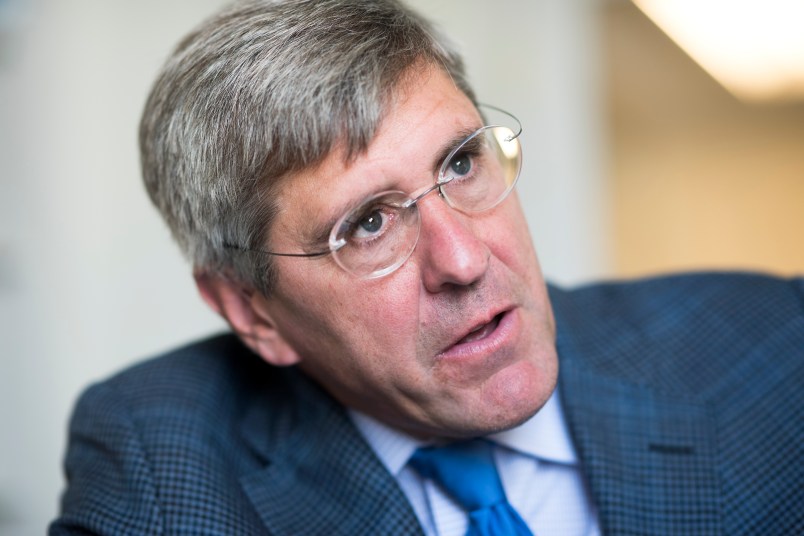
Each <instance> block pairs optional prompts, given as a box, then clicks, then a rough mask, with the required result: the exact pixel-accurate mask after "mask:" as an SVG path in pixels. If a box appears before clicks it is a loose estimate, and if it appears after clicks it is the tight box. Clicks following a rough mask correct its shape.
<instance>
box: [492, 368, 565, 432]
mask: <svg viewBox="0 0 804 536" xmlns="http://www.w3.org/2000/svg"><path fill="white" fill-rule="evenodd" d="M520 365H521V366H518V367H510V368H509V369H506V370H504V371H501V372H500V373H499V374H498V375H497V377H496V378H494V382H493V383H492V384H491V385H489V386H488V387H489V388H490V389H488V391H487V392H486V393H484V395H485V396H484V397H483V398H484V400H483V402H484V404H487V407H485V408H482V409H481V414H482V415H483V416H484V417H485V418H486V419H487V420H486V426H485V428H486V430H487V432H485V433H494V432H501V431H503V430H508V429H510V428H514V427H516V426H519V425H520V424H522V423H523V422H525V421H527V420H528V419H530V418H531V417H533V416H534V415H535V414H536V413H537V412H538V411H539V410H540V409H542V407H543V406H544V405H545V403H547V400H548V399H549V398H550V395H552V394H553V391H554V390H555V387H556V383H557V380H558V374H557V368H554V367H550V370H543V369H541V368H539V367H537V366H535V365H534V364H533V363H521V364H520Z"/></svg>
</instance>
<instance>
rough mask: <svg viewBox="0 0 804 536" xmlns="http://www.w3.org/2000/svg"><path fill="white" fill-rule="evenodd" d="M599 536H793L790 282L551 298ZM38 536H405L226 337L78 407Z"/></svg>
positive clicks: (802, 314)
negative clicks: (51, 510) (53, 511)
mask: <svg viewBox="0 0 804 536" xmlns="http://www.w3.org/2000/svg"><path fill="white" fill-rule="evenodd" d="M551 298H552V301H553V304H554V308H555V311H556V316H557V322H558V348H559V354H560V363H561V371H560V381H561V394H562V397H563V399H562V402H563V405H564V408H565V413H566V417H567V419H568V421H569V426H570V430H571V433H572V436H573V439H574V441H575V443H576V447H577V450H578V453H579V455H580V458H581V461H582V468H583V471H584V474H585V475H586V477H587V479H588V483H589V486H590V490H591V493H592V497H593V500H594V501H595V504H596V505H597V508H598V509H599V516H600V522H601V525H602V528H603V530H604V532H605V533H606V534H650V535H654V534H685V535H686V534H695V535H704V534H729V535H733V534H759V535H774V534H778V535H791V534H802V533H804V280H802V279H795V280H787V281H784V280H778V279H773V278H767V277H761V276H752V275H696V276H679V277H672V278H661V279H654V280H646V281H642V282H637V283H628V284H604V285H596V286H590V287H586V288H581V289H578V290H573V291H564V290H559V289H551ZM66 471H67V477H68V482H69V485H68V488H67V491H66V492H65V494H64V497H63V503H62V509H63V511H62V514H61V516H60V518H59V519H58V520H56V521H55V522H54V524H53V525H52V526H51V529H50V531H51V534H52V535H59V534H87V533H91V534H96V533H97V534H109V535H121V534H187V535H201V534H219V535H237V534H242V535H249V536H253V535H257V534H273V535H292V534H294V535H295V534H326V535H333V534H344V535H350V536H353V535H363V534H365V535H378V534H421V529H420V527H419V525H418V522H417V520H416V517H415V514H414V513H413V511H412V510H411V507H410V506H409V504H408V503H407V501H406V499H405V497H404V495H403V493H402V492H401V491H400V489H399V488H398V487H397V485H396V482H395V481H394V479H393V478H392V477H391V476H390V475H389V474H388V473H387V472H386V470H385V469H384V467H383V465H382V464H381V463H380V461H379V460H378V459H377V458H376V457H375V455H374V454H373V453H372V451H371V449H370V448H369V447H368V446H367V444H366V443H365V442H364V441H363V440H362V438H361V436H360V435H359V434H358V433H357V431H356V430H355V428H354V427H353V426H352V424H351V422H350V420H349V419H348V417H347V416H346V414H345V412H344V410H343V408H342V407H340V406H339V405H338V404H336V403H335V402H334V401H333V400H332V399H331V398H330V397H329V396H327V395H326V394H325V393H324V392H323V391H322V390H321V389H319V388H318V387H317V386H316V385H314V384H313V383H311V382H309V381H308V380H307V379H306V378H305V377H304V376H302V375H301V374H300V373H299V372H298V371H297V370H295V369H293V368H289V369H278V368H273V367H269V366H267V365H265V364H264V363H263V362H262V361H261V360H260V359H259V358H257V357H256V356H254V355H253V354H251V353H250V352H249V351H248V350H246V349H245V348H244V347H243V346H242V345H241V344H240V343H239V342H238V340H237V339H236V338H235V337H234V336H232V335H224V336H220V337H216V338H213V339H210V340H207V341H204V342H201V343H198V344H195V345H193V346H189V347H186V348H183V349H181V350H178V351H175V352H172V353H170V354H168V355H166V356H163V357H160V358H158V359H155V360H152V361H149V362H146V363H143V364H141V365H138V366H135V367H134V368H132V369H130V370H128V371H126V372H123V373H122V374H120V375H118V376H116V377H114V378H112V379H110V380H108V381H106V382H103V383H101V384H98V385H95V386H94V387H92V388H91V389H89V390H88V391H87V392H86V393H85V394H84V395H83V397H82V398H81V400H80V402H79V403H78V406H77V409H76V411H75V415H74V417H73V420H72V423H71V427H70V439H69V449H68V452H67V457H66Z"/></svg>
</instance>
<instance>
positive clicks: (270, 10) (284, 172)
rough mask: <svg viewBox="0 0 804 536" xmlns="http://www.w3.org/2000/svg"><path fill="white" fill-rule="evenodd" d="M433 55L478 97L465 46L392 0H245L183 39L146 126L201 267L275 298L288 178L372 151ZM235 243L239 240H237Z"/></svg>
mask: <svg viewBox="0 0 804 536" xmlns="http://www.w3.org/2000/svg"><path fill="white" fill-rule="evenodd" d="M428 64H429V65H434V66H438V67H439V68H441V69H443V70H444V71H445V72H446V73H447V74H448V75H449V76H451V77H452V79H453V80H454V82H455V84H456V86H457V87H458V88H459V89H461V90H462V91H463V92H464V93H465V94H466V95H467V96H469V97H470V98H471V99H472V100H473V101H474V95H473V93H472V91H471V89H470V88H469V85H468V82H467V81H466V77H465V73H464V68H463V63H462V61H461V58H460V57H459V56H458V54H457V53H456V52H455V51H454V50H453V49H452V48H451V47H450V46H449V44H448V43H446V42H445V40H444V39H443V38H442V37H441V36H439V35H437V34H436V32H435V31H434V29H433V27H432V26H431V25H430V24H429V23H428V22H427V21H426V20H424V19H422V18H421V17H420V16H418V15H416V14H415V13H413V12H411V11H410V10H409V9H407V8H405V7H404V6H403V5H401V4H400V3H399V2H398V1H396V0H248V1H245V2H240V3H237V4H234V5H232V6H230V7H229V8H226V9H224V10H223V11H221V12H220V13H218V14H217V15H215V16H213V17H212V18H211V19H209V20H208V21H206V22H205V23H203V24H202V25H201V26H200V27H199V28H197V29H196V30H195V31H193V32H192V33H191V34H190V35H189V36H187V37H186V38H185V39H184V40H183V41H182V42H181V43H180V44H179V45H178V47H177V48H176V50H175V51H174V52H173V54H172V55H171V56H170V58H169V59H168V61H167V62H166V64H165V65H164V67H163V68H162V71H161V73H160V74H159V76H158V78H157V80H156V83H155V85H154V87H153V89H152V91H151V94H150V96H149V98H148V101H147V103H146V106H145V111H144V113H143V117H142V122H141V124H140V153H141V161H142V172H143V179H144V181H145V185H146V188H147V190H148V194H149V195H150V197H151V200H152V201H153V203H154V204H155V205H156V207H157V208H158V209H159V211H160V212H161V214H162V216H163V218H164V219H165V221H166V222H167V224H168V226H169V227H170V229H171V232H172V233H173V236H174V238H175V239H176V241H177V242H178V244H179V247H180V248H181V249H182V251H183V252H184V254H185V255H186V256H187V257H188V258H189V259H190V261H191V262H192V263H193V265H194V267H195V268H196V269H202V270H205V271H214V272H217V273H226V274H229V275H230V276H233V277H235V278H236V279H237V280H239V281H241V282H242V283H244V284H247V285H249V286H251V287H252V288H255V289H258V290H260V291H261V292H263V293H265V294H268V293H269V292H270V290H271V287H272V286H273V285H274V284H275V280H276V273H275V270H274V268H273V263H272V262H271V258H272V257H271V256H269V255H264V254H259V253H258V252H257V251H258V250H259V249H261V248H264V247H265V242H266V238H267V233H268V229H269V226H270V224H271V222H272V219H273V218H274V216H275V214H276V210H277V207H276V202H275V192H276V190H277V186H278V184H279V182H280V180H281V179H283V178H284V177H287V176H289V175H291V174H292V173H295V172H298V171H300V170H303V169H306V168H309V167H310V166H313V165H315V164H317V163H319V162H320V161H322V160H323V159H324V158H325V157H326V156H327V154H328V153H329V152H330V150H331V149H332V148H333V147H334V146H335V144H340V143H343V144H344V146H345V147H346V153H347V158H353V157H354V156H356V155H357V154H359V153H361V152H363V151H365V149H366V148H367V146H368V145H369V143H370V142H371V140H372V138H373V136H374V133H375V131H376V129H377V128H378V126H379V123H380V122H381V121H382V118H383V116H384V113H385V110H386V109H387V107H388V106H389V105H390V103H391V102H392V100H393V98H394V95H395V92H396V91H397V90H398V86H399V85H400V84H401V83H402V81H403V80H404V76H405V74H406V73H407V72H408V71H410V70H411V69H412V68H414V67H416V66H419V65H422V66H423V65H428ZM231 245H235V246H236V248H238V249H233V248H232V247H231Z"/></svg>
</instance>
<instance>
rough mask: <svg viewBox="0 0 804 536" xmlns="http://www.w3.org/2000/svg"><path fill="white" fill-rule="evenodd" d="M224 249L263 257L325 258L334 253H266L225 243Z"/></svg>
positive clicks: (262, 250)
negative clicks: (258, 254)
mask: <svg viewBox="0 0 804 536" xmlns="http://www.w3.org/2000/svg"><path fill="white" fill-rule="evenodd" d="M223 247H224V248H226V249H236V250H238V251H244V252H249V253H262V254H263V255H272V256H274V257H323V256H324V255H328V254H330V253H332V251H330V250H326V251H316V252H313V253H280V252H277V251H266V250H264V249H254V248H244V247H242V246H238V245H236V244H230V243H228V242H227V243H224V244H223Z"/></svg>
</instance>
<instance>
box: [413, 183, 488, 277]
mask: <svg viewBox="0 0 804 536" xmlns="http://www.w3.org/2000/svg"><path fill="white" fill-rule="evenodd" d="M418 205H419V213H420V214H419V216H420V218H421V234H420V236H419V244H418V246H417V250H418V255H419V257H418V259H419V263H420V266H421V270H422V280H423V282H424V285H425V288H427V290H429V291H430V292H440V291H442V290H445V288H448V287H454V286H468V285H471V284H473V283H475V282H476V281H478V280H479V279H481V278H482V277H483V275H484V274H485V273H486V271H487V270H488V267H489V259H490V257H491V252H490V250H489V248H488V247H487V246H486V244H485V243H484V242H483V241H482V240H481V239H480V238H478V236H477V235H476V234H475V231H474V229H473V225H472V221H471V216H468V215H466V214H463V213H461V212H459V211H457V210H455V209H453V208H451V207H450V206H449V205H447V202H446V200H445V199H443V198H441V196H428V197H427V198H426V199H422V200H420V201H419V203H418Z"/></svg>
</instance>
